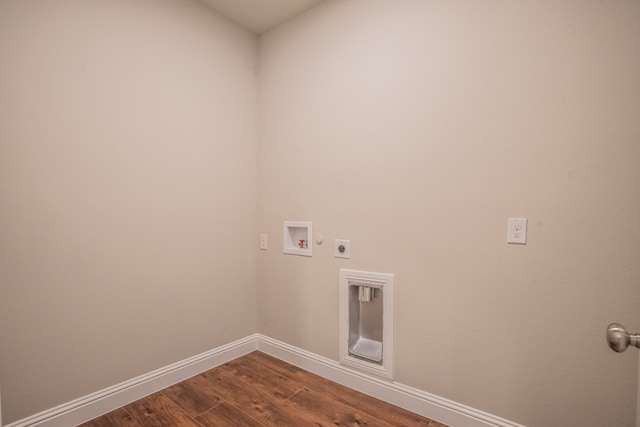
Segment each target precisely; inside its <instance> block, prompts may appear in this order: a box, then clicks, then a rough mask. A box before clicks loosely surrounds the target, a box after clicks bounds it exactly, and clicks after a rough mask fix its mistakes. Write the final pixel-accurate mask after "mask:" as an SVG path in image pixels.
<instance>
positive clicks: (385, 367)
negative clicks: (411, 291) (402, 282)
mask: <svg viewBox="0 0 640 427" xmlns="http://www.w3.org/2000/svg"><path fill="white" fill-rule="evenodd" d="M393 277H394V276H393V274H385V273H371V272H366V271H355V270H345V269H340V345H339V348H340V363H342V364H344V365H348V366H350V367H352V368H355V369H359V370H361V371H364V372H367V373H370V374H373V375H376V376H379V377H382V378H387V379H393Z"/></svg>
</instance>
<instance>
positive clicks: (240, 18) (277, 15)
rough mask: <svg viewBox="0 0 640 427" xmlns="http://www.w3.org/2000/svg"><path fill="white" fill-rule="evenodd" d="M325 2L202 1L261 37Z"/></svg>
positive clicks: (275, 0) (303, 0) (274, 0)
mask: <svg viewBox="0 0 640 427" xmlns="http://www.w3.org/2000/svg"><path fill="white" fill-rule="evenodd" d="M321 1H323V0H202V2H204V3H206V4H207V5H209V6H211V8H213V9H214V10H216V11H217V12H218V13H219V14H221V15H223V16H224V17H226V18H228V19H230V20H231V21H233V22H235V23H236V24H238V25H240V26H241V27H243V28H245V29H246V30H248V31H250V32H252V33H254V34H257V35H260V34H262V33H265V32H267V31H269V30H270V29H272V28H274V27H276V26H278V25H280V24H281V23H283V22H284V21H286V20H288V19H290V18H292V17H294V16H295V15H297V14H299V13H300V12H302V11H304V10H307V9H309V8H311V7H313V6H315V5H316V4H318V3H320V2H321Z"/></svg>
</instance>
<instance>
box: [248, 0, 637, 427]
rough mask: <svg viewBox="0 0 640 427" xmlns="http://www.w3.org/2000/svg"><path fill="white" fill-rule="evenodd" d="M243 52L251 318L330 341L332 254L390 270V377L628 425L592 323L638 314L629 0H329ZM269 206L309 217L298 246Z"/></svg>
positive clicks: (624, 372)
mask: <svg viewBox="0 0 640 427" xmlns="http://www.w3.org/2000/svg"><path fill="white" fill-rule="evenodd" d="M260 60H261V62H260V132H259V134H260V142H259V161H258V164H259V173H258V178H259V190H258V193H259V208H258V209H259V229H260V232H262V233H268V234H269V237H270V242H269V243H270V248H269V250H268V251H262V252H260V253H259V257H258V258H259V271H260V275H259V283H258V293H259V303H258V307H259V316H258V319H259V330H260V332H261V333H264V334H266V335H268V336H271V337H274V338H276V339H280V340H284V341H286V342H288V343H290V344H292V345H296V346H300V347H302V348H305V349H307V350H310V351H312V352H315V353H318V354H321V355H324V356H327V357H331V358H334V359H337V357H338V269H339V268H340V267H347V268H353V269H361V270H367V271H379V272H384V273H395V275H396V280H395V299H396V305H395V344H396V345H395V360H396V364H395V372H396V380H397V381H399V382H402V383H404V384H408V385H411V386H414V387H417V388H420V389H422V390H426V391H428V392H431V393H435V394H437V395H440V396H443V397H446V398H450V399H453V400H455V401H458V402H461V403H463V404H467V405H470V406H472V407H475V408H478V409H481V410H484V411H487V412H489V413H493V414H496V415H499V416H502V417H504V418H507V419H510V420H513V421H516V422H519V423H522V424H525V425H531V426H537V427H543V426H549V427H551V426H582V427H585V426H593V427H595V426H601V425H612V426H613V425H615V426H632V425H635V424H634V419H635V402H636V399H635V396H636V382H637V370H638V367H637V354H636V353H635V352H633V351H628V352H627V353H624V354H616V353H613V352H612V351H610V350H609V349H608V348H607V346H606V344H605V340H604V330H605V327H606V325H607V324H608V323H609V322H612V321H620V322H622V323H625V324H627V325H628V326H629V327H630V328H631V329H635V328H636V327H637V325H639V324H640V310H638V308H639V307H640V286H638V285H639V283H640V263H639V262H638V260H639V259H640V239H639V237H640V235H639V233H638V227H637V226H635V225H634V224H637V222H638V219H639V218H640V194H639V193H638V183H640V120H639V119H638V118H639V117H640V102H639V101H638V100H639V99H640V3H639V2H637V1H605V2H584V1H562V2H549V1H547V2H536V1H530V2H512V1H506V0H504V1H502V0H500V1H488V2H487V1H483V2H473V1H462V2H461V1H453V2H435V1H424V0H415V1H402V2H398V1H383V0H329V1H327V2H324V3H321V4H320V5H319V6H317V7H315V8H314V9H313V10H312V11H311V13H305V14H303V15H301V16H300V17H298V18H297V19H295V20H293V21H291V22H289V23H288V24H286V25H285V26H283V27H280V28H278V29H276V30H275V31H272V32H270V33H268V34H267V35H266V36H264V37H263V39H262V40H261V44H260ZM510 216H515V217H527V218H529V240H528V244H527V245H526V246H518V245H507V244H506V243H505V241H506V220H507V217H510ZM283 220H309V221H313V228H314V232H321V233H323V234H324V236H325V242H324V243H323V244H322V245H320V246H318V245H315V246H314V248H313V258H304V257H299V256H291V255H283V254H282V253H281V252H282V251H281V246H280V245H281V243H282V242H281V239H282V237H281V235H282V231H281V229H282V221H283ZM334 238H344V239H351V259H350V260H338V259H336V258H334V257H333V239H334Z"/></svg>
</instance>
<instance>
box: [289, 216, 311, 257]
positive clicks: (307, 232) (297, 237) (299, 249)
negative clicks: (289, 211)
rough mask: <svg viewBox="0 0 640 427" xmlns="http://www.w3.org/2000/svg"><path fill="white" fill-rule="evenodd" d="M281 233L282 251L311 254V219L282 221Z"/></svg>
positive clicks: (293, 253)
mask: <svg viewBox="0 0 640 427" xmlns="http://www.w3.org/2000/svg"><path fill="white" fill-rule="evenodd" d="M283 234H284V235H283V239H282V252H283V253H285V254H292V255H302V256H311V249H312V247H313V245H312V241H311V236H312V235H313V234H312V229H311V221H284V223H283Z"/></svg>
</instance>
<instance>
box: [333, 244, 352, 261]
mask: <svg viewBox="0 0 640 427" xmlns="http://www.w3.org/2000/svg"><path fill="white" fill-rule="evenodd" d="M334 256H335V257H336V258H351V240H343V239H336V243H335V250H334Z"/></svg>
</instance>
